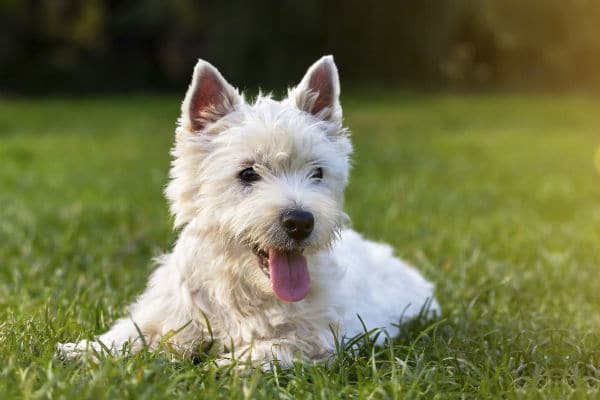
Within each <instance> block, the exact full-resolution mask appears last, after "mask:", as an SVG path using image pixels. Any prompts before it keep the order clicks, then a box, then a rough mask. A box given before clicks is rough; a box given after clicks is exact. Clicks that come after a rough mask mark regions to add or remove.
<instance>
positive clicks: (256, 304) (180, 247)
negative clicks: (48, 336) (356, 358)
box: [59, 57, 439, 366]
mask: <svg viewBox="0 0 600 400" xmlns="http://www.w3.org/2000/svg"><path fill="white" fill-rule="evenodd" d="M351 152H352V146H351V144H350V141H349V138H348V132H347V131H346V130H345V129H344V128H343V127H342V113H341V107H340V105H339V81H338V76H337V69H336V67H335V64H334V63H333V58H331V57H324V58H322V59H321V60H319V61H318V62H317V63H315V64H314V65H313V66H312V67H311V68H310V69H309V70H308V72H307V74H306V76H305V77H304V79H303V80H302V82H301V83H300V84H299V85H298V87H296V88H295V89H293V90H291V91H290V93H289V96H288V98H287V99H285V100H283V101H281V102H278V101H274V100H272V99H270V98H268V97H259V98H258V100H257V101H256V102H255V103H254V104H248V103H246V102H245V101H244V99H243V97H242V96H241V95H239V94H238V92H237V91H236V90H235V89H233V88H232V87H231V86H230V85H229V84H228V83H227V82H226V81H225V80H224V79H223V78H222V76H221V75H220V74H219V72H218V71H217V70H216V69H214V67H212V66H211V65H210V64H208V63H206V62H204V61H200V62H198V65H197V66H196V69H195V71H194V77H193V81H192V84H191V85H190V88H189V89H188V93H187V95H186V98H185V100H184V102H183V106H182V116H181V119H180V125H179V127H178V129H177V140H176V145H175V148H174V150H173V155H174V157H175V159H174V162H173V167H172V169H171V178H172V179H171V182H170V183H169V185H168V187H167V190H166V193H167V197H168V198H169V200H170V202H171V210H172V212H173V214H174V215H175V225H176V226H177V227H181V228H182V230H181V233H180V236H179V238H178V240H177V243H176V244H175V246H174V248H173V251H172V252H171V253H169V254H167V255H164V256H162V257H161V258H160V259H159V260H158V261H159V266H158V268H157V270H156V271H155V272H154V274H153V275H152V278H151V280H150V283H149V285H148V288H147V289H146V291H145V293H144V294H143V295H142V296H141V297H140V298H139V299H138V300H137V302H136V303H135V304H133V305H132V307H131V309H130V315H129V316H128V317H127V318H125V319H122V320H119V321H117V323H116V324H115V325H114V326H113V327H112V329H111V330H110V331H108V332H107V333H105V334H103V335H101V336H100V337H99V341H100V342H102V344H103V345H105V346H106V348H108V349H110V350H111V351H112V352H113V353H115V354H117V353H120V352H121V351H123V350H127V351H137V350H138V349H139V348H141V347H142V346H143V345H144V344H147V345H148V346H149V347H150V348H155V347H156V346H157V345H158V344H159V343H160V342H161V341H166V342H168V343H170V344H171V345H173V346H174V347H175V348H176V349H178V350H179V351H181V352H183V353H185V354H193V353H195V352H197V351H198V350H201V348H202V345H204V344H207V343H210V342H213V341H215V342H216V343H219V346H220V347H219V348H220V349H222V352H223V353H225V352H226V351H225V350H224V349H225V348H228V349H229V351H230V352H231V353H230V354H222V355H223V358H224V359H227V358H229V357H242V358H249V359H251V360H253V361H256V362H263V361H264V362H268V361H270V360H273V359H277V360H279V362H280V363H281V365H283V366H289V365H291V363H292V361H293V360H294V359H295V358H296V357H299V358H300V359H301V360H305V361H307V360H322V359H325V358H327V357H328V356H329V355H330V354H331V353H332V352H333V351H334V349H335V336H338V337H342V336H354V335H356V334H359V333H361V332H363V329H364V328H363V326H362V323H363V322H364V324H365V326H366V327H367V328H369V329H370V328H384V329H386V330H387V332H388V333H389V334H390V335H394V334H395V333H396V332H397V327H396V324H398V323H400V322H401V321H406V320H408V319H410V318H412V317H414V316H416V315H418V314H419V313H420V312H421V311H422V310H423V308H424V307H428V308H429V311H430V312H431V311H437V310H438V309H439V307H438V305H437V303H436V301H435V300H434V299H433V285H431V284H430V283H429V282H427V281H426V280H425V279H424V278H423V277H422V276H421V275H420V274H419V273H418V272H416V271H415V270H414V269H412V268H411V267H409V266H408V265H406V264H405V263H403V262H402V261H400V260H398V259H396V258H394V257H393V254H392V250H391V248H390V247H389V246H387V245H383V244H378V243H373V242H369V241H367V240H365V239H363V238H362V237H361V236H360V235H358V234H357V233H356V232H354V231H352V230H350V229H347V228H344V223H345V222H346V220H347V217H346V215H345V214H344V212H343V210H342V206H343V191H344V188H345V186H346V184H347V180H348V172H349V167H350V165H349V157H350V154H351ZM359 316H360V318H359ZM361 319H362V321H361ZM140 334H141V336H140ZM381 338H383V336H382V337H381ZM124 345H128V346H124ZM90 347H93V348H94V349H96V350H101V349H102V348H103V347H102V346H101V345H100V344H99V343H98V342H87V341H81V342H79V343H75V344H74V343H67V344H61V345H59V349H60V351H61V352H62V354H63V355H65V356H67V357H73V356H75V355H78V354H80V353H81V352H82V351H85V350H89V348H90Z"/></svg>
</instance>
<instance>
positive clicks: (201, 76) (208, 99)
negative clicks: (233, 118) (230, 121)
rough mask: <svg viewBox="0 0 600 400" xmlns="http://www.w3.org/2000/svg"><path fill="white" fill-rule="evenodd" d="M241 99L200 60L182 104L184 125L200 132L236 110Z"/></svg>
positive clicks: (237, 93)
mask: <svg viewBox="0 0 600 400" xmlns="http://www.w3.org/2000/svg"><path fill="white" fill-rule="evenodd" d="M241 102H243V99H242V96H241V95H240V94H239V92H238V91H237V90H236V89H235V88H233V86H231V85H230V84H229V83H227V81H226V80H225V79H224V78H223V76H221V73H219V71H218V70H217V69H216V68H215V67H213V66H212V65H211V64H210V63H208V62H206V61H204V60H198V63H197V64H196V67H195V68H194V75H193V77H192V83H191V84H190V86H189V88H188V90H187V93H186V95H185V99H184V100H183V103H182V105H181V121H180V123H181V125H182V126H183V127H186V128H188V130H189V131H191V132H194V133H196V132H200V131H202V130H203V129H204V128H206V126H207V125H208V124H210V123H211V122H215V121H217V120H219V119H221V118H222V117H224V116H225V115H227V114H229V113H230V112H231V111H233V110H234V108H235V106H236V105H238V104H239V103H241Z"/></svg>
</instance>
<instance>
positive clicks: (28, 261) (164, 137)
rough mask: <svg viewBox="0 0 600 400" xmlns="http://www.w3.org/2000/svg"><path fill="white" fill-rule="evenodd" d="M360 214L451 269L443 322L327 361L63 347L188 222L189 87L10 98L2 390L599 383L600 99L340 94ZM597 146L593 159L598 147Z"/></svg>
mask: <svg viewBox="0 0 600 400" xmlns="http://www.w3.org/2000/svg"><path fill="white" fill-rule="evenodd" d="M343 102H344V105H345V115H346V122H347V124H348V125H349V126H350V127H351V129H352V131H353V140H354V145H355V148H356V154H355V163H354V168H353V174H352V178H351V183H350V186H349V188H348V190H347V211H348V213H349V214H350V216H351V217H352V219H353V226H354V227H355V228H356V229H357V230H359V231H361V232H363V233H364V234H365V235H366V236H368V237H370V238H373V239H377V240H383V241H387V242H389V243H391V244H392V245H393V246H394V248H395V249H396V252H397V254H398V255H399V256H401V257H403V258H405V259H406V260H409V261H410V262H412V263H414V264H415V265H417V266H418V268H419V269H421V270H422V271H423V273H424V274H425V275H426V276H427V277H428V278H430V279H432V280H433V281H435V282H436V284H437V295H438V297H439V300H440V303H441V305H442V308H443V315H442V317H441V319H439V320H436V321H418V322H416V323H413V324H410V325H409V326H406V327H404V329H402V333H401V335H400V337H398V338H396V339H395V340H394V341H392V342H389V343H388V344H387V345H386V346H384V347H374V346H372V345H371V341H370V340H369V337H368V335H365V337H363V338H357V340H358V341H359V346H360V352H359V353H357V354H351V353H349V352H341V353H340V354H339V355H338V356H337V358H336V359H335V361H334V363H333V364H332V365H331V367H329V368H325V367H322V366H302V365H297V366H296V368H295V369H293V370H290V371H281V370H280V369H278V368H275V367H274V368H273V370H272V371H271V372H262V371H258V370H254V371H250V372H248V371H245V372H240V371H238V370H229V369H227V368H221V369H219V368H217V367H216V366H215V365H214V364H213V363H212V362H211V360H212V355H210V354H208V355H206V356H204V357H201V358H200V359H198V360H193V361H188V360H180V359H178V358H177V357H173V358H168V357H166V356H164V355H160V354H152V353H149V352H142V353H140V354H138V355H136V356H133V357H130V358H121V359H106V360H102V361H101V362H100V363H92V362H88V363H86V362H83V361H80V362H70V363H66V362H63V361H61V360H58V359H55V358H54V357H53V352H54V346H55V344H56V343H57V342H59V341H74V340H77V339H80V338H90V337H92V336H93V335H95V334H98V333H101V332H103V331H105V330H106V329H107V328H108V327H109V326H110V324H111V323H112V322H113V321H114V320H115V319H116V318H118V317H120V316H122V315H123V309H124V307H125V306H126V305H127V304H128V303H129V302H130V301H132V300H133V299H134V298H135V296H136V295H137V294H139V293H140V291H141V290H142V289H143V287H144V285H145V283H146V277H147V275H148V273H149V272H150V271H151V270H152V268H153V266H152V261H151V259H152V257H154V256H156V255H158V254H160V253H161V251H165V250H167V249H169V248H170V246H171V245H172V243H173V241H174V239H175V236H176V233H175V232H173V230H172V225H171V223H172V220H171V218H170V217H169V215H168V212H167V206H166V202H165V200H164V199H163V196H162V189H163V187H164V186H165V184H166V182H167V176H168V166H169V154H168V153H169V148H170V146H171V142H172V140H173V130H174V126H175V119H176V117H177V112H178V107H179V105H178V103H179V98H178V97H174V96H133V97H114V98H111V97H105V98H100V99H93V98H65V99H43V100H23V99H4V100H0V167H1V168H0V397H2V398H6V399H13V398H44V399H45V398H48V399H77V398H90V399H102V398H106V399H113V398H156V399H163V398H202V397H204V398H212V397H215V398H217V397H220V398H227V399H229V398H289V399H295V398H331V399H336V398H419V397H425V398H440V399H446V398H463V397H464V398H488V397H494V398H546V397H551V398H580V397H588V396H590V397H592V396H596V395H597V393H598V390H599V389H600V335H599V333H598V332H599V329H600V312H598V311H599V310H600V277H599V273H598V272H599V268H598V267H599V266H600V247H599V246H600V175H599V173H600V153H597V152H598V150H597V149H598V148H599V147H600V112H599V110H600V99H593V98H586V97H576V96H564V97H549V96H521V95H495V96H485V95H463V96H450V95H447V96H446V95H437V96H435V95H427V96H424V95H407V94H403V95H395V96H393V95H390V94H386V95H381V93H377V92H372V93H362V94H360V95H359V94H356V93H355V94H350V95H346V96H345V97H344V98H343ZM595 154H597V155H596V163H595V162H594V157H595Z"/></svg>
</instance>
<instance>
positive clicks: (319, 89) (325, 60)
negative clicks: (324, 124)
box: [288, 56, 342, 123]
mask: <svg viewBox="0 0 600 400" xmlns="http://www.w3.org/2000/svg"><path fill="white" fill-rule="evenodd" d="M288 98H289V100H290V101H292V103H293V104H295V105H296V107H298V108H299V109H301V110H302V111H306V112H307V113H309V114H312V115H314V116H315V117H317V118H319V119H322V120H325V121H332V122H339V123H341V121H342V108H341V106H340V78H339V76H338V71H337V67H336V66H335V62H334V61H333V56H325V57H322V58H321V59H320V60H318V61H317V62H316V63H314V64H313V65H312V66H311V67H310V68H309V69H308V71H307V72H306V74H305V75H304V78H302V81H301V82H300V84H298V86H296V87H295V88H293V89H292V90H290V92H289V95H288Z"/></svg>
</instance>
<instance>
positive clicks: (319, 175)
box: [310, 167, 323, 179]
mask: <svg viewBox="0 0 600 400" xmlns="http://www.w3.org/2000/svg"><path fill="white" fill-rule="evenodd" d="M310 178H311V179H323V168H321V167H319V168H315V169H314V170H313V172H312V175H311V176H310Z"/></svg>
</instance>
